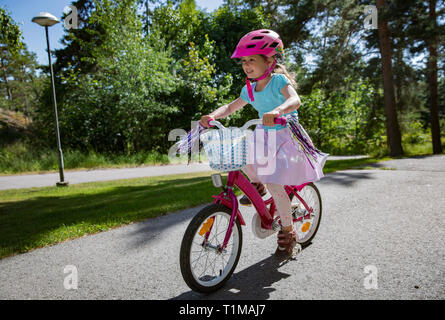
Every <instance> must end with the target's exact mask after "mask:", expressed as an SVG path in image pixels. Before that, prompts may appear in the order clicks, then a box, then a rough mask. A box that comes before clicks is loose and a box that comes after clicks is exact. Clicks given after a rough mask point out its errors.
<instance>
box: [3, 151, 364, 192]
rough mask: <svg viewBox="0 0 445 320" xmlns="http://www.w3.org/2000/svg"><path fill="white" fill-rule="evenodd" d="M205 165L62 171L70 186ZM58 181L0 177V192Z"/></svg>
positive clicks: (194, 169)
mask: <svg viewBox="0 0 445 320" xmlns="http://www.w3.org/2000/svg"><path fill="white" fill-rule="evenodd" d="M363 157H366V156H331V157H329V160H341V159H353V158H363ZM211 170H212V169H210V167H209V165H208V164H207V163H192V164H190V165H186V164H176V165H166V166H148V167H137V168H126V169H103V170H76V171H72V170H69V171H66V170H65V171H64V176H65V181H68V182H69V183H70V184H76V183H83V182H93V181H110V180H119V179H131V178H141V177H153V176H162V175H169V174H182V173H190V172H202V171H211ZM58 181H60V177H59V172H57V173H43V174H23V175H22V174H17V175H9V176H0V190H6V189H20V188H33V187H47V186H55V185H56V182H58Z"/></svg>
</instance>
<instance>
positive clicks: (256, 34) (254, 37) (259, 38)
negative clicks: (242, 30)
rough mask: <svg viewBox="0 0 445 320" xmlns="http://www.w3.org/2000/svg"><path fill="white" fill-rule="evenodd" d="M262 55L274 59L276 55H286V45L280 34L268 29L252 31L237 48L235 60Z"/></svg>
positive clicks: (242, 39)
mask: <svg viewBox="0 0 445 320" xmlns="http://www.w3.org/2000/svg"><path fill="white" fill-rule="evenodd" d="M255 54H262V55H265V56H266V57H272V56H274V55H276V54H278V55H280V56H283V55H284V45H283V41H281V39H280V36H279V35H278V33H276V32H275V31H272V30H268V29H260V30H255V31H251V32H249V33H248V34H246V35H245V36H243V37H242V38H241V40H240V41H239V43H238V45H237V46H236V49H235V52H233V54H232V57H231V58H232V59H233V58H241V57H245V56H253V55H255Z"/></svg>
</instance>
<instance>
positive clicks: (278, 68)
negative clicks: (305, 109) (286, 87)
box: [273, 63, 298, 90]
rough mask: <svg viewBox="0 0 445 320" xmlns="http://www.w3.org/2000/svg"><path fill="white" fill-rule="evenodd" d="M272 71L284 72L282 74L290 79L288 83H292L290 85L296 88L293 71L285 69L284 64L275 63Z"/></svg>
mask: <svg viewBox="0 0 445 320" xmlns="http://www.w3.org/2000/svg"><path fill="white" fill-rule="evenodd" d="M273 71H274V72H275V73H281V74H284V76H285V77H286V78H287V79H288V80H289V81H290V83H291V84H292V86H293V87H294V89H295V90H297V88H298V84H297V82H296V81H295V76H294V74H293V73H289V71H287V68H286V66H285V65H284V64H281V63H277V64H276V65H275V68H274V69H273Z"/></svg>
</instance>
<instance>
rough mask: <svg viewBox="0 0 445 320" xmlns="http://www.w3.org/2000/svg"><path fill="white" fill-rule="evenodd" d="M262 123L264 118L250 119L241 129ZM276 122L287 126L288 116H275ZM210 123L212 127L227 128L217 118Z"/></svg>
mask: <svg viewBox="0 0 445 320" xmlns="http://www.w3.org/2000/svg"><path fill="white" fill-rule="evenodd" d="M262 123H263V120H261V119H253V120H249V121H247V122H246V123H245V124H244V125H243V126H242V127H241V130H246V129H247V128H249V127H250V126H253V125H258V124H262ZM274 123H275V124H280V125H282V126H285V125H286V123H287V120H286V118H284V117H278V118H275V119H274ZM208 125H209V126H210V127H217V128H219V129H224V128H225V127H224V126H223V125H222V124H221V122H219V121H217V120H213V119H211V120H209V122H208Z"/></svg>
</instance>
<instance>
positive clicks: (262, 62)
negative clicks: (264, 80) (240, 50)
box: [241, 55, 273, 79]
mask: <svg viewBox="0 0 445 320" xmlns="http://www.w3.org/2000/svg"><path fill="white" fill-rule="evenodd" d="M272 60H273V59H272V58H271V57H269V58H267V59H266V58H265V57H263V56H261V55H253V56H246V57H242V58H241V63H242V65H243V70H244V73H245V74H246V75H247V77H248V78H253V79H254V78H259V77H261V76H262V75H263V74H264V73H265V72H266V71H267V69H268V68H270V66H271V65H272Z"/></svg>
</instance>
